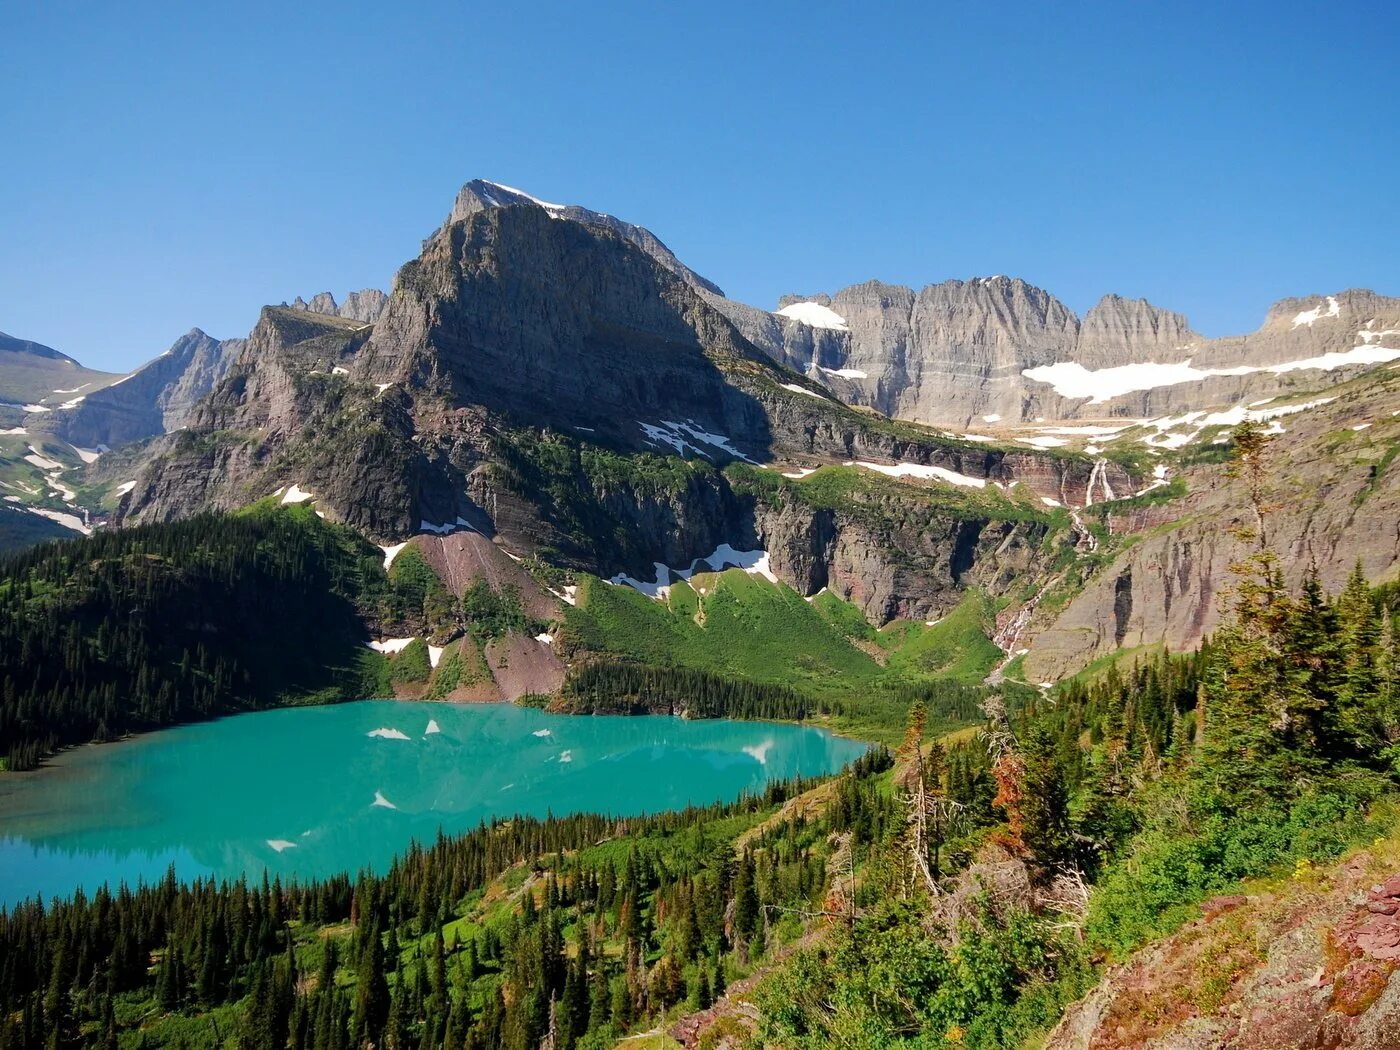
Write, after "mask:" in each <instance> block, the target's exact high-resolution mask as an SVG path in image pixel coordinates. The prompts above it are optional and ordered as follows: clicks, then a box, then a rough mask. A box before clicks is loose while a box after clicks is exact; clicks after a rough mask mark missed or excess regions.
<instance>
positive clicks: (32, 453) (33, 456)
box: [24, 445, 64, 470]
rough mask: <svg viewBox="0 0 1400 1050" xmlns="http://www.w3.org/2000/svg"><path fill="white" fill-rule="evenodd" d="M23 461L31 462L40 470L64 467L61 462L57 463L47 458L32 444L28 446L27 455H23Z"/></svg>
mask: <svg viewBox="0 0 1400 1050" xmlns="http://www.w3.org/2000/svg"><path fill="white" fill-rule="evenodd" d="M24 461H25V462H26V463H33V464H34V465H35V466H36V467H38V468H39V469H40V470H62V469H64V468H63V464H62V463H57V462H55V461H54V460H51V459H49V458H48V457H46V456H45V455H44V454H43V453H42V452H40V451H39V450H38V449H37V448H35V447H34V446H33V445H30V446H29V455H27V456H25V457H24Z"/></svg>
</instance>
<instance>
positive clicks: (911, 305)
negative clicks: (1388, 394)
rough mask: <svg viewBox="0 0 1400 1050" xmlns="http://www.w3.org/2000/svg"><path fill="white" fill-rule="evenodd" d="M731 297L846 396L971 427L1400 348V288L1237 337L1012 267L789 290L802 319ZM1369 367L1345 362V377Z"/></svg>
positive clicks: (1294, 302) (1194, 396) (774, 350)
mask: <svg viewBox="0 0 1400 1050" xmlns="http://www.w3.org/2000/svg"><path fill="white" fill-rule="evenodd" d="M799 303H815V304H816V305H818V306H820V307H823V308H825V309H826V311H827V314H826V315H825V317H820V316H819V317H818V318H817V323H809V322H807V321H804V320H802V319H801V312H800V310H798V309H796V304H799ZM719 305H720V307H721V309H723V310H725V311H726V313H727V314H729V315H730V316H731V317H732V318H733V319H734V321H735V323H736V324H737V325H738V326H739V327H740V329H741V330H742V331H743V332H744V334H745V335H746V336H748V338H750V339H751V340H752V341H753V342H754V343H755V344H756V345H758V346H760V347H762V348H763V349H764V350H765V351H767V352H768V353H769V354H771V355H772V356H773V357H775V358H776V359H778V360H782V361H783V362H784V363H786V364H788V365H790V366H791V367H793V368H794V369H796V370H797V371H800V372H803V373H804V374H806V375H809V376H811V377H812V378H814V379H819V380H821V381H823V382H824V383H826V385H828V386H829V387H830V388H831V390H832V391H833V392H834V393H835V394H837V396H839V397H841V398H842V399H843V400H845V401H848V402H849V403H851V404H857V405H866V406H869V407H871V408H874V409H876V410H877V411H880V412H883V413H885V414H886V415H891V416H896V417H899V418H904V419H913V420H918V421H920V422H925V423H930V424H936V425H944V426H953V427H959V428H966V427H972V426H980V425H982V424H983V423H984V422H987V421H990V422H1004V423H1020V422H1028V421H1033V420H1039V419H1044V420H1057V419H1059V420H1068V419H1079V418H1115V417H1136V418H1150V417H1154V416H1164V415H1171V414H1174V413H1180V412H1188V411H1195V410H1200V409H1203V408H1209V407H1213V406H1216V405H1221V404H1226V405H1228V404H1233V403H1235V402H1237V401H1240V400H1249V401H1253V400H1258V399H1260V398H1263V397H1268V396H1276V395H1278V394H1281V393H1284V392H1286V391H1287V390H1289V389H1292V388H1294V387H1295V386H1296V382H1297V373H1298V372H1303V371H1310V372H1311V373H1312V376H1311V381H1313V382H1316V381H1317V378H1318V375H1319V373H1320V372H1321V369H1319V368H1317V367H1314V368H1312V369H1296V370H1290V371H1279V372H1275V371H1269V369H1270V368H1271V367H1274V366H1280V365H1285V364H1288V363H1296V362H1304V361H1308V360H1313V359H1316V358H1319V357H1321V356H1323V355H1326V354H1342V353H1345V352H1347V351H1351V350H1354V349H1355V348H1357V347H1370V348H1372V349H1380V348H1390V347H1394V348H1397V354H1400V299H1394V298H1388V297H1385V296H1380V295H1376V294H1375V293H1373V292H1370V291H1366V290H1351V291H1345V292H1339V293H1337V294H1335V295H1330V296H1322V297H1319V298H1309V299H1285V300H1282V301H1280V302H1278V303H1276V304H1275V305H1274V306H1273V307H1272V308H1270V310H1269V313H1268V316H1267V317H1266V319H1265V322H1264V324H1263V325H1262V326H1261V327H1260V329H1259V330H1258V331H1257V332H1255V333H1252V334H1250V335H1245V336H1233V337H1227V338H1222V339H1205V338H1204V337H1202V336H1200V335H1198V334H1197V333H1195V332H1193V331H1192V330H1191V328H1190V325H1189V323H1188V322H1187V320H1186V318H1185V317H1184V316H1182V315H1180V314H1177V313H1173V312H1171V311H1168V310H1163V309H1161V308H1159V307H1157V306H1154V305H1153V304H1151V303H1149V302H1147V301H1146V300H1143V299H1137V300H1128V299H1124V298H1122V297H1119V296H1116V295H1108V296H1105V297H1104V298H1103V299H1102V300H1100V302H1099V303H1097V304H1096V305H1095V306H1094V307H1093V308H1092V309H1090V310H1089V312H1088V313H1087V314H1086V315H1085V317H1084V318H1083V320H1082V321H1081V320H1080V319H1079V318H1078V317H1077V316H1076V315H1075V314H1074V313H1073V311H1071V310H1070V309H1069V308H1068V307H1066V306H1065V305H1064V304H1063V303H1061V302H1059V300H1057V299H1056V298H1055V297H1054V296H1053V295H1051V294H1050V293H1048V292H1046V291H1044V290H1043V289H1040V288H1036V287H1035V286H1033V285H1030V284H1028V283H1027V282H1025V281H1023V280H1021V279H1020V278H1008V277H1002V276H997V277H989V278H975V279H973V280H969V281H960V280H953V281H944V282H942V283H940V284H933V285H928V286H926V287H924V288H923V289H921V290H919V291H917V292H915V291H914V290H913V289H910V288H905V287H903V286H899V285H886V284H881V283H879V282H875V281H871V282H866V283H865V284H859V285H853V286H851V287H849V288H845V289H843V290H841V291H840V292H838V293H836V295H835V296H826V295H821V296H814V297H810V298H808V299H798V298H797V297H785V298H784V299H783V300H781V301H780V311H781V310H783V309H786V310H788V311H790V312H792V313H796V314H798V316H796V317H793V316H784V315H783V314H782V313H781V312H780V313H777V314H770V313H767V312H765V311H760V310H755V309H753V308H752V307H746V306H743V305H741V304H734V303H731V302H728V301H725V302H724V303H720V304H719ZM1187 363H1189V364H1190V365H1191V366H1192V367H1194V368H1195V369H1196V370H1197V371H1198V372H1201V373H1204V374H1200V375H1191V374H1181V375H1171V376H1167V375H1164V374H1160V373H1158V374H1150V373H1151V372H1152V371H1153V370H1152V369H1150V368H1148V369H1139V370H1140V372H1141V374H1139V375H1138V376H1136V377H1133V376H1130V375H1127V374H1126V373H1122V372H1119V373H1116V374H1113V373H1110V374H1107V375H1097V376H1096V375H1093V373H1101V372H1102V370H1105V369H1124V368H1127V367H1128V366H1143V365H1149V366H1150V365H1183V366H1184V365H1186V364H1187ZM1370 363H1374V362H1370ZM1057 365H1059V366H1064V365H1078V366H1081V369H1082V373H1081V372H1080V371H1078V370H1074V369H1072V368H1071V369H1064V368H1061V369H1058V370H1054V371H1051V372H1042V373H1041V374H1039V375H1034V374H1032V375H1028V374H1027V373H1028V372H1033V371H1034V370H1045V369H1051V368H1052V366H1057ZM1364 367H1366V363H1365V362H1358V363H1356V364H1352V365H1344V366H1343V367H1342V368H1341V369H1340V370H1339V371H1338V375H1337V378H1344V377H1346V376H1348V375H1354V374H1356V372H1357V371H1358V370H1359V369H1361V368H1364ZM1211 370H1217V371H1219V372H1221V373H1223V374H1209V372H1210V371H1211ZM1057 372H1058V374H1056V373H1057ZM1083 373H1088V374H1083ZM988 417H990V419H988Z"/></svg>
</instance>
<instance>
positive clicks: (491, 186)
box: [447, 179, 724, 297]
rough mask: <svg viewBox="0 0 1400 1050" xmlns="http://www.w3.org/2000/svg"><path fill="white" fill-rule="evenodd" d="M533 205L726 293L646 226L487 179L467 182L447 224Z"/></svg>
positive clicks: (701, 286)
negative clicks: (612, 236)
mask: <svg viewBox="0 0 1400 1050" xmlns="http://www.w3.org/2000/svg"><path fill="white" fill-rule="evenodd" d="M522 204H523V205H533V206H535V207H538V208H543V209H544V211H545V213H546V214H547V215H549V216H550V218H554V219H565V220H568V221H570V222H578V223H583V224H584V225H587V226H596V227H600V228H602V229H605V230H607V231H608V232H610V233H613V234H615V235H616V236H618V237H620V238H622V239H623V240H625V241H628V242H629V243H631V244H633V245H635V246H636V247H638V248H640V249H641V250H642V251H644V252H646V254H647V255H650V256H651V257H652V258H653V259H655V260H656V261H657V262H658V263H660V264H661V265H662V266H664V267H665V268H666V269H668V270H670V271H671V272H672V273H674V274H676V275H677V276H678V277H680V278H681V279H682V280H684V281H686V283H688V284H691V285H693V286H694V287H696V288H697V289H701V290H703V291H706V292H709V293H711V294H712V295H716V296H720V297H723V295H724V292H723V291H721V290H720V288H719V286H718V285H716V284H714V283H713V282H711V281H707V280H706V279H705V278H703V277H701V276H700V275H699V274H698V273H696V272H695V271H694V270H692V269H690V267H688V266H686V265H685V264H684V263H683V262H681V261H680V260H679V259H677V258H676V256H675V254H674V253H673V252H672V251H671V249H670V248H667V247H666V245H665V244H663V243H662V242H661V238H659V237H657V236H656V234H654V233H652V232H651V231H650V230H648V229H646V228H645V227H643V226H637V225H635V224H634V223H630V222H624V221H623V220H621V219H617V218H614V217H613V216H611V215H607V214H604V213H603V212H598V211H593V210H591V209H589V208H581V207H579V206H578V205H576V204H551V203H550V202H549V201H542V200H540V199H539V198H538V197H532V196H530V194H528V193H525V192H524V191H523V190H517V189H512V188H511V187H510V186H502V185H501V184H500V183H499V182H488V181H486V180H485V179H473V180H472V181H471V182H469V183H467V184H466V185H465V186H463V187H462V189H461V190H460V191H459V192H458V194H457V199H456V200H455V201H454V202H453V204H452V211H451V213H450V214H449V215H448V217H447V224H448V225H451V224H453V223H456V222H461V221H462V220H463V219H466V218H468V217H470V216H472V215H475V214H476V213H478V212H482V211H489V210H491V209H493V208H504V207H509V206H512V205H522Z"/></svg>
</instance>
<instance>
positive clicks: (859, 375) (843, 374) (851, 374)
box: [817, 365, 870, 379]
mask: <svg viewBox="0 0 1400 1050" xmlns="http://www.w3.org/2000/svg"><path fill="white" fill-rule="evenodd" d="M817 368H818V369H820V370H821V371H823V372H825V373H826V374H827V375H829V376H837V377H838V378H841V379H869V378H870V377H869V376H868V375H866V374H865V373H864V372H862V371H861V370H860V369H859V368H827V367H826V366H825V365H818V366H817Z"/></svg>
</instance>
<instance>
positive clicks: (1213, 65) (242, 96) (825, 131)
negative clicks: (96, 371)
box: [0, 0, 1400, 369]
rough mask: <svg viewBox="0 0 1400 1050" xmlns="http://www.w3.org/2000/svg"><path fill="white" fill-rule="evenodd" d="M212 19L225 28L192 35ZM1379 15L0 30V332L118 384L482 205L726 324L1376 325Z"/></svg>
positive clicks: (1026, 13)
mask: <svg viewBox="0 0 1400 1050" xmlns="http://www.w3.org/2000/svg"><path fill="white" fill-rule="evenodd" d="M214 8H219V9H220V10H214ZM1397 39H1400V4H1397V3H1395V2H1394V0H1374V2H1372V3H1346V2H1342V3H1329V4H1298V3H1287V2H1269V3H1264V2H1254V3H1200V4H1188V3H1150V2H1121V0H1119V2H1104V3H1074V2H1065V3H1047V2H1043V0H1041V2H1036V3H1009V2H1007V3H985V4H984V3H969V2H967V0H960V2H958V3H935V2H924V3H886V4H878V3H870V2H868V0H867V2H865V3H858V4H857V3H850V4H836V3H821V2H813V0H806V2H800V3H765V2H754V0H748V2H739V3H728V2H718V0H711V2H707V3H704V4H675V3H666V2H660V3H658V2H656V0H650V2H637V3H630V2H627V3H621V2H619V3H607V2H595V3H578V2H574V3H560V4H553V3H523V2H522V3H513V2H511V0H504V2H502V0H496V2H493V3H476V2H462V0H459V2H455V3H449V2H426V0H425V2H411V3H402V4H390V3H376V4H349V3H337V4H321V3H295V4H292V3H286V2H285V0H283V2H280V3H276V4H271V3H259V2H248V0H243V2H239V3H222V4H220V3H213V2H211V3H210V4H203V3H189V2H181V3H178V4H176V3H170V4H153V3H142V2H140V0H133V2H131V3H116V2H113V0H107V2H100V3H99V2H91V0H90V2H86V3H66V2H59V0H45V2H42V3H38V2H34V3H31V2H23V0H16V2H12V3H7V4H2V5H0V141H3V143H4V160H3V162H0V330H3V331H7V332H9V333H11V334H13V335H20V336H23V337H25V338H30V339H36V340H39V341H40V342H45V343H48V344H50V345H52V346H55V347H58V348H59V349H61V350H64V351H66V352H68V353H71V354H73V355H74V356H76V357H78V358H79V359H80V360H82V361H83V362H84V363H87V364H90V365H92V366H94V367H106V368H110V369H125V368H128V367H130V366H132V365H134V364H136V363H137V362H139V361H141V360H144V359H146V358H149V357H151V356H153V355H155V354H157V353H159V352H160V351H162V350H163V349H164V348H165V347H167V346H168V345H169V344H170V343H171V342H172V341H173V340H174V339H175V337H176V336H178V335H179V334H181V333H182V332H184V331H186V330H188V329H189V328H191V327H193V326H199V327H201V328H204V329H205V330H206V331H208V332H210V333H212V334H214V335H219V336H232V335H242V334H245V333H246V332H247V330H248V329H249V328H250V327H251V325H252V323H253V322H254V321H255V320H256V318H257V313H258V309H259V307H260V306H261V305H262V304H263V303H267V302H280V301H282V300H284V299H291V298H293V297H295V296H296V295H298V294H300V295H305V296H310V295H311V294H313V293H315V292H318V291H321V290H325V289H329V290H332V291H334V292H335V293H336V294H337V295H341V294H343V293H344V292H345V291H346V290H349V289H352V288H360V287H365V286H379V287H385V288H387V287H388V285H389V282H390V281H391V280H392V277H393V274H394V271H395V270H396V269H397V268H398V267H399V266H400V265H401V264H402V263H404V262H405V261H407V260H408V259H409V258H411V257H412V256H414V255H415V254H416V253H417V250H418V245H419V242H420V241H421V240H422V238H423V237H425V236H427V234H428V233H430V232H431V231H432V229H433V228H434V227H435V226H436V225H437V224H438V223H439V222H440V221H441V219H442V218H443V216H444V215H445V214H446V212H447V210H448V208H449V207H450V205H451V201H452V197H453V194H454V193H455V191H456V189H457V188H458V187H459V186H460V185H461V183H463V182H465V181H467V180H468V179H471V178H474V177H483V178H490V179H495V180H497V181H500V182H504V183H508V184H510V185H513V186H519V187H521V188H523V189H526V190H528V191H530V192H532V193H534V194H536V195H537V196H540V197H544V198H546V199H549V200H558V201H568V202H575V203H579V204H585V205H587V206H589V207H593V208H597V209H599V210H602V211H608V212H611V213H613V214H615V215H619V216H622V217H624V218H627V219H630V220H632V221H634V222H639V223H641V224H643V225H645V226H648V227H650V228H651V229H652V230H653V231H655V232H656V233H657V234H658V235H659V236H660V237H661V238H662V239H663V240H665V241H666V242H667V243H668V244H669V245H670V246H671V248H672V249H673V250H675V252H676V253H677V254H678V255H679V256H680V257H681V258H682V259H684V260H685V261H686V262H687V263H688V264H689V265H691V266H692V267H693V268H695V269H696V270H698V271H699V272H701V273H703V274H705V275H706V276H708V277H710V278H711V279H713V280H714V281H716V282H717V283H718V284H719V285H720V286H721V287H723V288H724V289H725V290H726V291H727V292H729V293H730V294H731V295H733V296H734V297H736V298H739V299H743V300H746V301H749V302H752V303H754V304H756V305H760V306H767V307H770V308H771V307H772V306H773V305H775V303H774V301H775V300H776V298H777V297H778V296H779V295H781V294H783V293H785V292H791V291H798V292H804V293H805V292H814V291H835V290H836V289H838V288H840V287H842V286H844V285H847V284H851V283H854V282H857V281H861V280H866V279H869V278H872V277H877V278H880V279H882V280H886V281H894V282H900V283H906V284H913V285H916V286H917V285H922V284H925V283H929V282H933V281H939V280H944V279H946V278H949V277H969V276H974V275H989V274H993V273H1005V274H1012V275H1017V276H1021V277H1024V278H1026V279H1027V280H1029V281H1031V282H1033V283H1035V284H1039V285H1041V286H1043V287H1045V288H1048V289H1049V290H1050V291H1052V292H1053V293H1055V294H1056V295H1057V296H1059V297H1060V298H1061V299H1063V300H1064V301H1065V302H1066V303H1068V304H1069V305H1070V306H1071V307H1072V308H1074V309H1075V310H1077V311H1079V312H1081V313H1082V312H1083V311H1084V310H1085V309H1087V308H1088V307H1089V306H1090V305H1091V304H1092V303H1093V302H1094V301H1095V300H1096V299H1097V298H1098V297H1099V296H1100V295H1102V294H1104V293H1105V292H1109V291H1114V292H1118V293H1120V294H1123V295H1127V296H1145V297H1147V298H1149V299H1151V300H1152V301H1153V302H1156V303H1158V304H1159V305H1162V306H1167V307H1170V308H1173V309H1176V310H1180V311H1182V312H1184V313H1186V314H1187V315H1188V316H1189V317H1190V318H1191V320H1192V322H1193V323H1194V324H1195V326H1196V328H1197V329H1198V330H1200V331H1203V332H1204V333H1205V334H1207V335H1223V334H1228V333H1233V332H1239V331H1247V330H1252V329H1253V328H1254V327H1256V326H1257V325H1258V323H1259V322H1260V320H1262V318H1263V315H1264V312H1265V310H1266V309H1267V308H1268V306H1269V304H1270V303H1271V302H1272V301H1273V300H1275V299H1278V298H1282V297H1284V296H1288V295H1305V294H1311V293H1322V292H1329V291H1336V290H1339V289H1342V288H1348V287H1358V286H1359V287H1371V288H1375V289H1376V290H1378V291H1382V292H1387V293H1390V294H1397V295H1400V72H1397V68H1396V66H1395V62H1394V58H1395V50H1394V45H1395V41H1396V40H1397Z"/></svg>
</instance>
